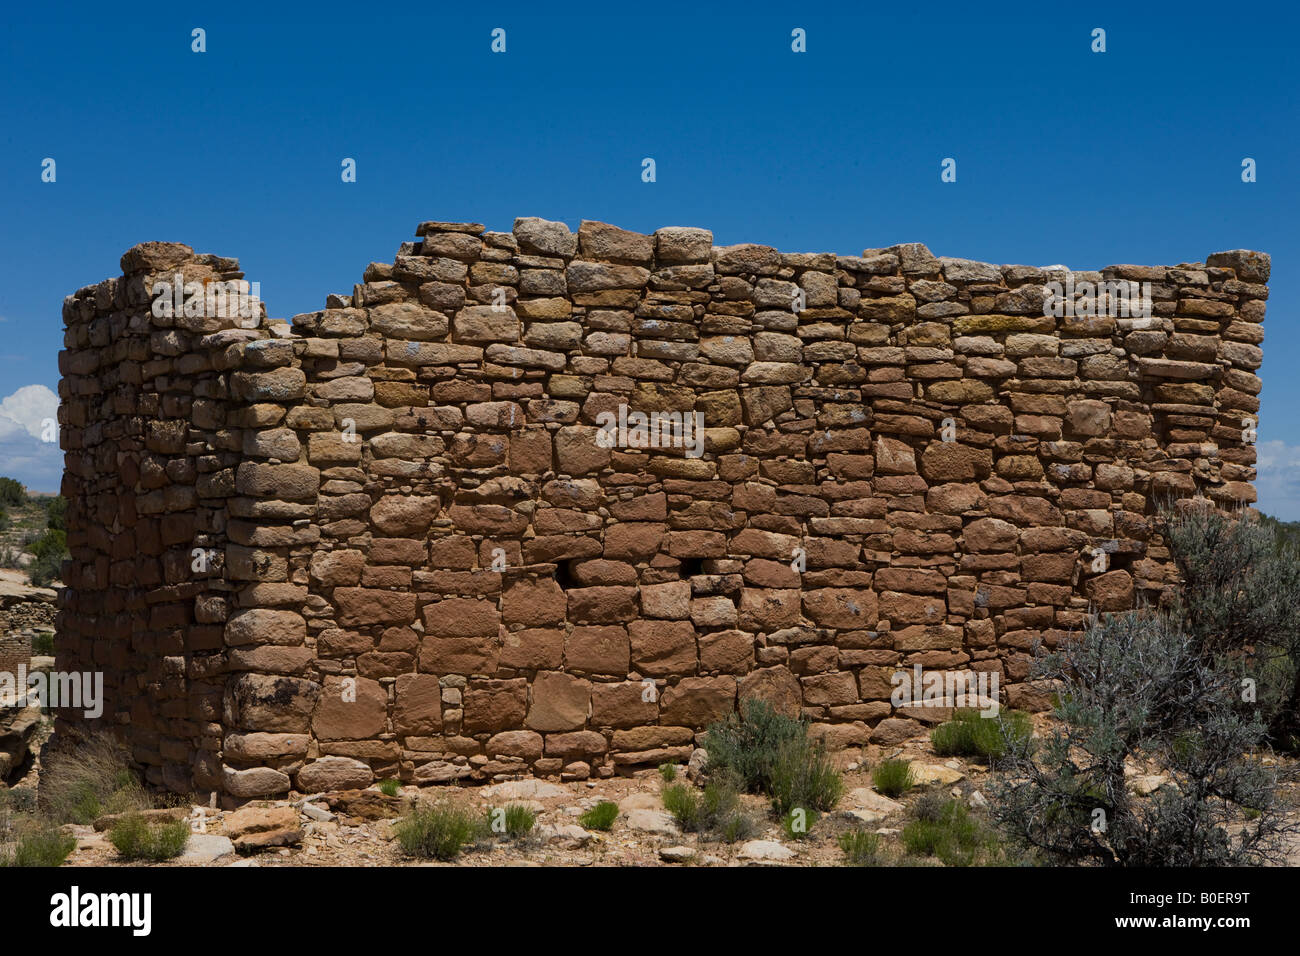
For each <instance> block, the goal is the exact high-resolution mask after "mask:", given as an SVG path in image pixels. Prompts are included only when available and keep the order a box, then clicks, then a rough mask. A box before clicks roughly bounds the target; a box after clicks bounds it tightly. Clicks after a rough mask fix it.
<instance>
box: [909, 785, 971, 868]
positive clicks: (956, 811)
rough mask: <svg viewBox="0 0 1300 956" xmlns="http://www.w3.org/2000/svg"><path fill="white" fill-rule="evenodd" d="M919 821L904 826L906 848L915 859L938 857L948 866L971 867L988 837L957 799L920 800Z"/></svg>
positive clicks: (933, 796)
mask: <svg viewBox="0 0 1300 956" xmlns="http://www.w3.org/2000/svg"><path fill="white" fill-rule="evenodd" d="M915 813H916V819H915V820H912V821H911V822H910V823H908V824H907V825H906V826H905V827H903V833H902V839H903V849H904V850H906V851H907V853H908V854H910V855H912V856H937V857H938V858H939V859H941V860H942V861H943V862H944V865H946V866H970V865H971V864H972V863H973V862H975V860H976V857H977V854H978V853H979V851H980V850H981V849H982V848H984V847H985V846H987V845H988V844H989V843H990V838H989V836H988V835H987V834H986V833H985V832H984V829H983V828H982V827H981V826H980V824H979V822H978V821H977V820H975V819H974V818H973V817H972V816H971V814H970V811H969V810H967V809H966V807H965V806H964V805H963V804H962V803H960V802H959V801H957V800H950V799H948V798H946V797H942V796H940V795H939V794H937V793H927V794H926V795H925V796H923V797H922V798H921V799H920V800H918V801H917V804H916V807H915Z"/></svg>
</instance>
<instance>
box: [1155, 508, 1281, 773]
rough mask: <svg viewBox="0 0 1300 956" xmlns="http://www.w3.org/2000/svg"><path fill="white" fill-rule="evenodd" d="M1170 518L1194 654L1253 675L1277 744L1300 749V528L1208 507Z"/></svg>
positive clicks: (1178, 617) (1179, 614) (1180, 619)
mask: <svg viewBox="0 0 1300 956" xmlns="http://www.w3.org/2000/svg"><path fill="white" fill-rule="evenodd" d="M1165 519H1166V529H1165V531H1166V538H1167V540H1168V543H1169V550H1170V553H1171V554H1172V556H1173V558H1174V560H1175V562H1176V563H1177V565H1178V571H1179V575H1180V576H1181V578H1182V582H1183V583H1182V587H1181V588H1180V589H1179V591H1178V601H1177V603H1176V604H1175V605H1174V607H1173V609H1172V612H1171V616H1172V618H1173V619H1174V620H1175V621H1176V622H1177V624H1178V626H1179V627H1180V629H1181V631H1182V632H1183V634H1185V635H1186V638H1187V641H1188V643H1189V647H1190V649H1191V653H1192V654H1193V655H1194V656H1195V657H1197V658H1198V659H1199V660H1200V661H1202V662H1203V663H1217V664H1218V665H1219V666H1223V667H1231V668H1235V669H1236V671H1237V674H1238V678H1239V679H1241V678H1251V679H1253V680H1254V681H1255V683H1256V696H1257V703H1256V704H1255V708H1256V709H1257V710H1258V712H1259V715H1260V719H1261V720H1262V721H1263V722H1264V724H1265V726H1266V728H1267V731H1268V735H1269V738H1270V739H1271V741H1272V742H1273V744H1274V746H1276V747H1280V748H1284V749H1288V750H1297V751H1300V550H1298V547H1297V538H1298V535H1297V530H1298V529H1297V528H1296V526H1295V525H1294V524H1290V525H1282V524H1280V523H1279V522H1277V521H1274V520H1272V519H1267V518H1265V519H1263V520H1253V519H1251V518H1248V517H1245V516H1237V517H1230V516H1227V515H1224V514H1222V513H1219V512H1216V511H1209V510H1206V509H1188V510H1186V511H1183V512H1181V513H1177V514H1167V515H1165Z"/></svg>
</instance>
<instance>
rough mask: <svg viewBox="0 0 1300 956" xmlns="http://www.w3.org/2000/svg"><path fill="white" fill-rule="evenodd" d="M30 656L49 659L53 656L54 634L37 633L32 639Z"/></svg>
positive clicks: (50, 632)
mask: <svg viewBox="0 0 1300 956" xmlns="http://www.w3.org/2000/svg"><path fill="white" fill-rule="evenodd" d="M32 654H33V655H35V656H37V657H51V656H53V654H54V632H53V631H38V632H37V633H36V636H34V637H33V638H32Z"/></svg>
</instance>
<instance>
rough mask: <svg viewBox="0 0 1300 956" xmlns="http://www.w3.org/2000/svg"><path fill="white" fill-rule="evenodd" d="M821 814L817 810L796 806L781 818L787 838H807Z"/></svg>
mask: <svg viewBox="0 0 1300 956" xmlns="http://www.w3.org/2000/svg"><path fill="white" fill-rule="evenodd" d="M819 819H821V815H820V814H819V813H818V812H817V811H816V810H805V809H804V808H803V807H796V808H795V809H793V810H791V811H790V812H789V813H787V814H786V815H785V816H783V817H782V818H781V830H782V832H784V833H785V837H786V839H787V840H806V839H808V835H809V834H810V833H812V828H813V824H815V823H816V822H817V821H818V820H819Z"/></svg>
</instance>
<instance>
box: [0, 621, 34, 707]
mask: <svg viewBox="0 0 1300 956" xmlns="http://www.w3.org/2000/svg"><path fill="white" fill-rule="evenodd" d="M31 663H32V637H31V634H30V633H29V632H26V631H18V630H8V629H4V630H0V674H9V675H11V680H12V681H13V682H14V684H15V685H16V684H17V681H18V676H17V675H18V668H19V667H20V666H21V667H22V668H23V670H24V671H26V670H27V669H29V668H30V667H31ZM0 702H5V703H12V701H4V698H3V694H0Z"/></svg>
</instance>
